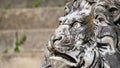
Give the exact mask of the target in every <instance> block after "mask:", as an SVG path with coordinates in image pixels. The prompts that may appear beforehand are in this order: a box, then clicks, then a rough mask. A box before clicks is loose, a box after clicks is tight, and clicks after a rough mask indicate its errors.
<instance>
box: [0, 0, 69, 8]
mask: <svg viewBox="0 0 120 68" xmlns="http://www.w3.org/2000/svg"><path fill="white" fill-rule="evenodd" d="M67 1H69V0H0V8H3V7H4V6H5V5H9V8H31V7H34V4H33V3H34V2H39V3H40V7H48V6H49V7H54V6H64V5H65V3H66V2H67Z"/></svg>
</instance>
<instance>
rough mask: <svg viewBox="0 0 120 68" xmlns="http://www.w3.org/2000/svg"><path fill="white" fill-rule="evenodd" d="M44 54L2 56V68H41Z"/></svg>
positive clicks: (0, 65) (0, 57) (0, 67)
mask: <svg viewBox="0 0 120 68" xmlns="http://www.w3.org/2000/svg"><path fill="white" fill-rule="evenodd" d="M42 63H43V53H21V54H1V55H0V68H40V66H41V64H42Z"/></svg>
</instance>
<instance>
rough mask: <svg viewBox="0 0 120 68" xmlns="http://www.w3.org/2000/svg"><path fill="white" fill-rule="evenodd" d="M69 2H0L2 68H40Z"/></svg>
mask: <svg viewBox="0 0 120 68" xmlns="http://www.w3.org/2000/svg"><path fill="white" fill-rule="evenodd" d="M68 1H70V0H0V68H40V66H41V64H43V58H44V52H45V50H46V47H45V46H46V43H47V40H48V39H49V38H50V36H51V34H52V33H53V32H54V30H55V28H56V27H58V24H59V21H58V18H59V17H61V16H63V15H64V13H65V12H64V6H65V4H66V3H67V2H68Z"/></svg>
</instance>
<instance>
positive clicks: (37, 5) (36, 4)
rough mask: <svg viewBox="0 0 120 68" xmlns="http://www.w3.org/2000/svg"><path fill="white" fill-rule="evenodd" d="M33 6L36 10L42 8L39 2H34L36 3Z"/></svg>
mask: <svg viewBox="0 0 120 68" xmlns="http://www.w3.org/2000/svg"><path fill="white" fill-rule="evenodd" d="M33 6H34V7H35V8H38V7H40V6H41V3H40V1H38V0H36V1H34V2H33Z"/></svg>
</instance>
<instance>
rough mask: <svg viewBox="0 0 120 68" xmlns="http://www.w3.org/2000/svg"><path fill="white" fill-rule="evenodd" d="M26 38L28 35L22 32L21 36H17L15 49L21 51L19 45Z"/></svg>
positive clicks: (17, 51)
mask: <svg viewBox="0 0 120 68" xmlns="http://www.w3.org/2000/svg"><path fill="white" fill-rule="evenodd" d="M26 39H27V36H26V35H25V34H22V35H21V36H20V37H18V38H16V41H15V49H14V51H15V52H16V53H19V52H20V49H19V46H20V45H21V44H23V43H24V42H25V40H26Z"/></svg>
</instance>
